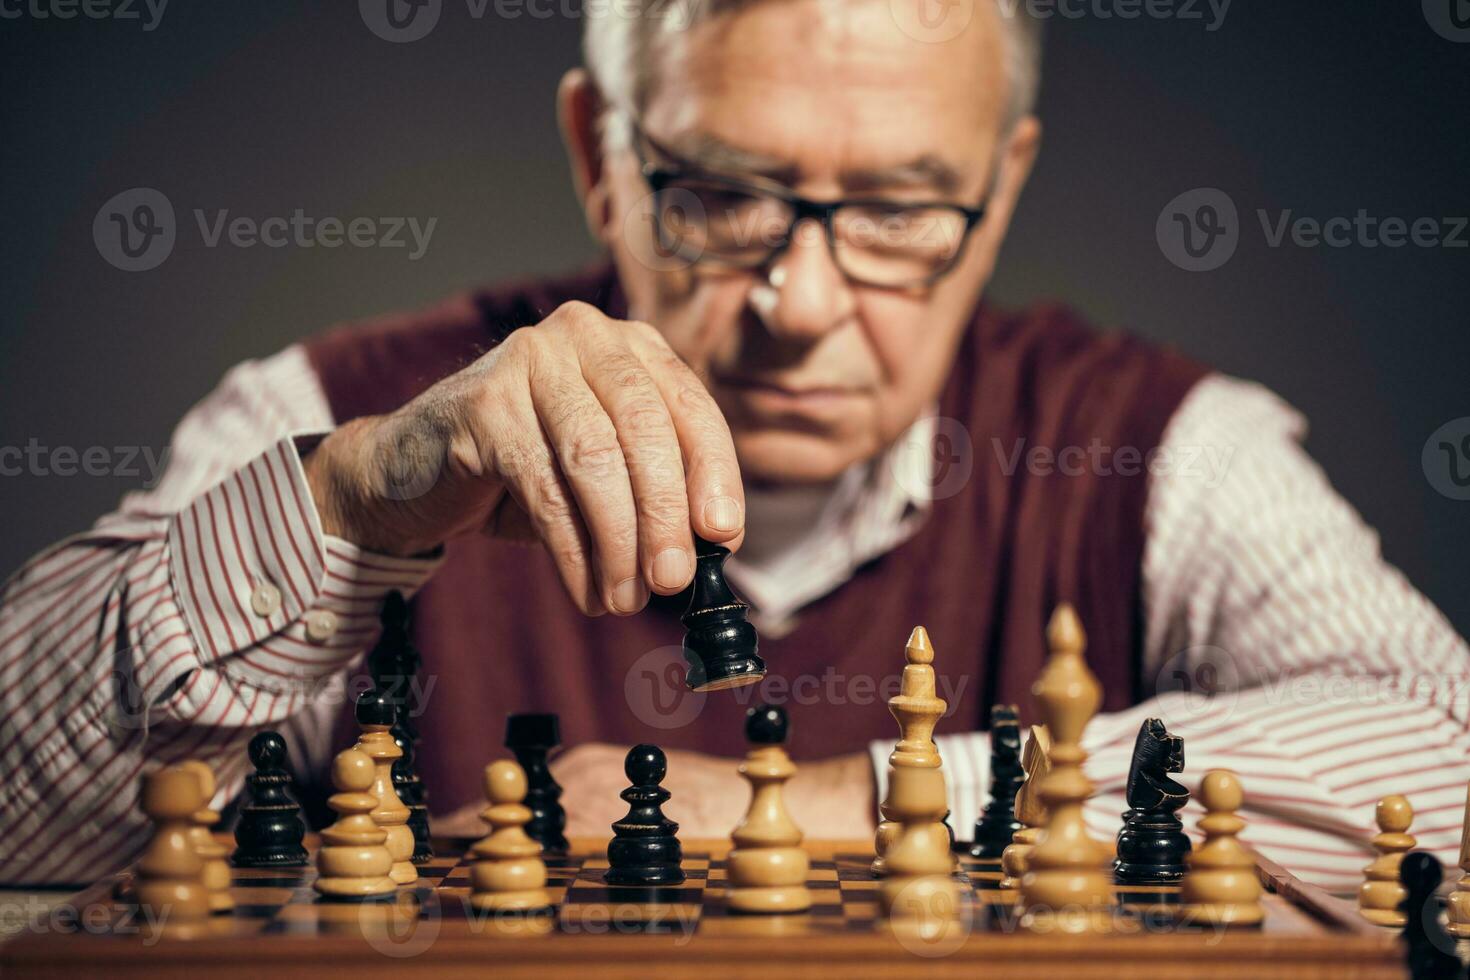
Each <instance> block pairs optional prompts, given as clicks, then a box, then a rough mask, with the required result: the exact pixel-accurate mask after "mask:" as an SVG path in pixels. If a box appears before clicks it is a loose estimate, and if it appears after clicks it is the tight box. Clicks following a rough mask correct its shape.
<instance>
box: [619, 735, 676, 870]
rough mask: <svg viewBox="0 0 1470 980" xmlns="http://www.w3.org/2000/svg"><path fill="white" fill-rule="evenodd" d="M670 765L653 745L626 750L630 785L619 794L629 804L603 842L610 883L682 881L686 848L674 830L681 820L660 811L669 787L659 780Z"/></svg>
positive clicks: (625, 766) (626, 766)
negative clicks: (610, 834) (610, 839)
mask: <svg viewBox="0 0 1470 980" xmlns="http://www.w3.org/2000/svg"><path fill="white" fill-rule="evenodd" d="M668 768H669V764H668V759H667V758H666V757H665V756H664V753H663V750H662V749H660V748H659V747H658V746H657V745H635V746H633V747H632V748H631V749H629V750H628V757H627V759H626V760H625V761H624V763H623V772H624V773H626V774H627V777H628V782H630V783H632V785H631V786H629V787H628V788H627V789H625V790H623V792H622V793H621V794H619V795H621V796H622V798H623V800H624V801H626V802H627V804H628V813H627V815H626V816H624V817H623V818H622V819H621V820H619V821H617V822H616V823H614V824H613V825H612V829H613V839H612V841H611V842H610V843H609V844H608V845H607V863H608V869H607V871H606V872H604V873H603V876H602V878H603V880H604V881H606V882H607V883H608V884H609V885H629V886H641V887H652V886H656V885H678V884H682V883H683V881H684V869H683V868H682V867H680V863H681V862H682V861H683V859H684V852H683V848H681V847H680V846H679V838H678V837H677V836H676V835H677V834H678V832H679V825H678V824H676V823H674V821H672V820H670V819H669V818H668V817H665V816H664V812H663V805H664V804H665V803H666V802H668V799H669V791H668V790H666V789H664V788H663V787H662V786H660V785H659V784H660V783H662V782H663V779H664V776H665V775H666V774H667V773H668Z"/></svg>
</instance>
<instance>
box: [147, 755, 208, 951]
mask: <svg viewBox="0 0 1470 980" xmlns="http://www.w3.org/2000/svg"><path fill="white" fill-rule="evenodd" d="M206 802H207V801H206V800H205V798H204V788H203V786H201V785H200V783H199V777H198V775H197V774H196V773H192V772H190V771H189V770H187V769H181V768H179V767H178V766H166V767H164V768H162V769H158V770H155V771H154V772H150V773H149V774H148V775H146V776H144V777H143V812H144V813H145V814H147V815H148V818H149V819H150V820H152V821H153V826H154V830H153V837H152V839H151V840H149V842H148V846H147V848H146V849H145V850H144V851H143V857H142V859H141V860H139V862H138V871H137V885H136V893H137V899H138V904H139V905H140V906H142V907H143V908H144V909H146V910H147V911H148V913H149V916H150V919H151V920H152V921H155V922H165V923H167V925H166V926H165V928H167V929H169V931H170V932H171V933H174V934H176V935H181V934H183V932H184V931H186V930H188V929H189V928H190V927H191V926H193V925H194V924H196V923H199V922H201V921H203V920H204V919H207V918H209V889H208V888H207V887H206V886H205V884H204V859H203V858H201V857H200V856H199V852H198V851H196V850H195V849H194V842H193V840H192V839H191V838H190V830H191V826H192V823H193V820H194V814H196V813H197V812H198V811H199V809H200V807H202V806H204V804H205V803H206ZM179 927H183V929H180V928H179Z"/></svg>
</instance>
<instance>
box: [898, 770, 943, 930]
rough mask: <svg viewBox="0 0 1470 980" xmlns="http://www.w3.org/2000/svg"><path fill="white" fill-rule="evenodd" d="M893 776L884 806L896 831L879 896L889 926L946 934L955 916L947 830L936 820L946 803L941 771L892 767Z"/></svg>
mask: <svg viewBox="0 0 1470 980" xmlns="http://www.w3.org/2000/svg"><path fill="white" fill-rule="evenodd" d="M892 780H893V781H892V782H890V783H889V784H888V805H889V807H888V808H889V812H890V813H892V814H893V816H894V818H895V819H896V820H897V821H898V826H899V830H898V838H897V839H896V840H895V841H894V843H893V846H892V847H890V848H889V850H888V856H887V860H886V864H887V869H888V870H887V875H886V876H885V877H884V879H883V884H882V885H881V886H880V887H879V891H878V899H879V902H880V904H881V906H882V908H883V913H884V915H885V917H886V919H885V922H886V924H887V925H888V926H889V927H890V928H892V929H894V930H900V931H902V932H904V933H908V934H913V935H917V936H918V937H919V938H921V939H924V940H926V941H934V940H937V939H941V938H944V937H946V936H948V935H949V934H950V932H949V930H950V929H951V927H953V926H955V925H956V924H957V920H958V918H959V915H960V891H959V883H958V882H957V881H955V879H954V876H953V871H954V856H953V855H952V854H951V853H950V850H949V831H948V830H947V829H946V828H945V826H944V824H943V823H942V822H941V818H942V817H943V816H944V812H945V809H946V808H947V803H946V801H945V791H944V773H943V771H942V770H939V769H908V768H897V769H895V770H894V771H893V777H892Z"/></svg>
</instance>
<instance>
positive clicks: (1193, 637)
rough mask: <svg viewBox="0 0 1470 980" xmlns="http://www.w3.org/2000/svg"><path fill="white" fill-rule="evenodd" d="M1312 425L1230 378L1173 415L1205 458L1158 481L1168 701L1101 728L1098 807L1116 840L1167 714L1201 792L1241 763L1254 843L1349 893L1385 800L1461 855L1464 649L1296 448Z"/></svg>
mask: <svg viewBox="0 0 1470 980" xmlns="http://www.w3.org/2000/svg"><path fill="white" fill-rule="evenodd" d="M1305 428H1306V426H1305V422H1304V420H1303V419H1302V418H1301V417H1300V416H1299V415H1298V414H1297V413H1296V412H1294V411H1293V410H1292V409H1290V408H1289V407H1288V406H1287V405H1286V404H1285V403H1283V402H1282V401H1280V400H1279V399H1278V398H1276V397H1275V396H1274V395H1272V394H1271V393H1270V392H1268V391H1267V390H1266V389H1264V388H1262V387H1260V386H1258V385H1254V384H1249V383H1246V382H1242V381H1237V380H1233V379H1228V378H1223V377H1211V378H1207V379H1206V380H1204V381H1202V382H1201V383H1200V385H1199V386H1198V387H1197V388H1196V390H1195V391H1194V392H1192V393H1191V395H1190V397H1189V398H1188V399H1186V401H1185V402H1184V404H1183V405H1182V406H1181V407H1180V410H1179V411H1178V412H1177V413H1176V416H1175V418H1174V419H1173V420H1172V421H1171V423H1170V426H1169V429H1168V431H1167V432H1166V434H1165V439H1164V443H1165V445H1166V446H1167V447H1169V448H1170V449H1171V450H1172V451H1173V452H1174V454H1175V455H1174V457H1173V458H1174V459H1175V460H1176V461H1179V460H1182V459H1183V458H1184V456H1183V455H1180V454H1184V453H1187V454H1192V458H1195V459H1197V460H1200V461H1201V464H1200V466H1198V467H1196V468H1195V470H1194V471H1193V472H1185V471H1183V470H1182V469H1181V468H1180V467H1172V468H1171V469H1169V470H1168V471H1165V472H1162V473H1159V474H1156V475H1155V476H1154V478H1153V485H1152V489H1151V493H1150V500H1149V507H1148V512H1147V521H1148V539H1147V546H1146V550H1145V555H1144V581H1145V603H1146V611H1147V646H1146V663H1147V667H1148V669H1149V671H1150V672H1151V673H1152V674H1153V675H1154V676H1155V677H1156V678H1157V681H1156V690H1157V691H1158V692H1159V695H1160V696H1159V697H1157V698H1154V699H1152V700H1150V701H1149V702H1146V703H1144V704H1142V705H1140V706H1139V707H1137V708H1135V709H1133V710H1131V711H1127V712H1122V713H1120V714H1118V715H1111V716H1106V717H1104V718H1099V719H1098V721H1097V722H1096V723H1095V724H1094V725H1093V727H1092V731H1091V732H1090V736H1091V737H1090V738H1089V749H1090V751H1092V753H1093V758H1092V760H1091V761H1090V762H1089V764H1088V771H1089V773H1090V774H1092V775H1093V777H1094V778H1095V779H1097V780H1098V782H1099V789H1100V792H1099V794H1098V797H1097V798H1096V799H1095V800H1094V803H1093V806H1092V807H1090V808H1089V814H1088V815H1089V821H1090V822H1091V823H1093V825H1094V826H1095V827H1096V828H1098V829H1099V831H1104V830H1105V831H1107V832H1109V833H1112V832H1116V830H1117V819H1118V818H1117V814H1118V812H1120V810H1121V809H1122V807H1123V805H1124V801H1123V795H1122V791H1123V781H1124V779H1125V778H1126V774H1127V770H1128V761H1129V754H1130V753H1131V750H1132V744H1133V739H1134V736H1135V735H1136V734H1137V731H1138V726H1139V724H1140V723H1141V721H1142V720H1143V719H1144V718H1145V717H1148V716H1157V717H1160V718H1163V719H1164V720H1165V722H1166V723H1167V724H1168V725H1169V728H1170V730H1171V731H1173V732H1175V733H1176V734H1179V735H1182V736H1184V738H1185V756H1186V760H1187V763H1188V765H1187V771H1186V773H1185V779H1184V782H1185V784H1186V785H1188V786H1190V787H1191V789H1193V788H1195V787H1197V786H1198V783H1199V779H1200V777H1201V776H1202V775H1203V774H1204V772H1205V771H1206V770H1207V769H1210V768H1215V767H1225V768H1230V769H1234V770H1235V771H1237V772H1238V773H1240V776H1241V781H1242V783H1243V785H1244V787H1245V790H1246V800H1245V809H1244V811H1243V813H1244V816H1245V817H1246V818H1247V819H1248V820H1249V821H1250V827H1249V829H1248V830H1247V831H1246V833H1245V839H1246V840H1247V841H1248V842H1249V843H1251V844H1252V845H1254V846H1255V847H1257V848H1258V849H1260V850H1261V851H1262V852H1263V853H1265V854H1266V855H1267V856H1269V857H1271V858H1272V859H1273V860H1276V861H1278V862H1279V863H1281V864H1283V865H1284V866H1286V867H1288V868H1290V869H1291V870H1293V871H1295V872H1296V873H1298V874H1300V875H1302V876H1303V877H1305V878H1308V879H1310V880H1313V881H1315V882H1317V883H1319V884H1323V885H1325V886H1327V887H1330V888H1334V889H1352V888H1354V887H1356V886H1357V885H1358V884H1360V883H1361V880H1362V866H1363V865H1364V864H1365V863H1366V861H1367V859H1368V858H1369V857H1371V854H1372V851H1371V849H1370V847H1369V846H1368V838H1369V836H1370V835H1371V834H1372V833H1373V831H1374V828H1373V807H1374V804H1375V803H1376V801H1377V800H1378V799H1380V798H1381V797H1383V796H1386V795H1388V794H1391V793H1402V794H1404V795H1406V796H1408V797H1409V799H1410V801H1411V802H1412V804H1413V806H1414V809H1415V819H1414V826H1413V828H1411V830H1412V832H1413V833H1415V834H1416V835H1417V836H1418V838H1419V843H1420V846H1421V847H1422V848H1424V849H1428V850H1434V851H1435V852H1437V853H1438V855H1439V856H1440V858H1441V859H1446V860H1450V861H1453V860H1455V853H1456V849H1457V847H1458V845H1459V838H1460V826H1461V821H1462V817H1463V811H1464V806H1465V786H1466V780H1467V779H1470V761H1467V759H1470V755H1467V750H1470V735H1467V732H1466V723H1467V717H1470V715H1467V702H1466V695H1465V691H1466V684H1467V682H1470V651H1467V649H1466V646H1465V642H1464V641H1463V640H1462V639H1461V638H1460V637H1459V636H1457V635H1456V634H1455V631H1454V629H1453V628H1452V627H1451V626H1450V625H1449V623H1448V622H1447V621H1446V620H1445V619H1444V617H1443V616H1442V615H1441V614H1440V613H1439V611H1438V610H1436V609H1435V608H1434V606H1433V605H1432V604H1431V603H1430V602H1429V601H1428V600H1427V599H1425V598H1424V596H1423V595H1421V594H1420V593H1419V592H1418V591H1416V590H1415V589H1414V588H1413V586H1412V585H1410V584H1409V583H1408V581H1407V580H1406V579H1405V578H1404V576H1403V575H1402V574H1401V573H1400V572H1399V571H1398V570H1397V569H1395V568H1393V567H1392V566H1391V565H1389V564H1388V563H1386V562H1385V561H1384V560H1383V557H1382V555H1381V553H1380V551H1379V547H1378V537H1377V535H1376V534H1375V533H1374V532H1373V531H1372V529H1370V528H1369V527H1367V526H1366V525H1365V524H1364V523H1363V521H1362V519H1361V518H1360V517H1359V516H1358V514H1357V513H1356V512H1355V511H1354V510H1353V508H1352V507H1350V506H1349V505H1348V504H1347V503H1346V502H1345V501H1344V500H1343V499H1342V498H1341V497H1340V496H1339V495H1338V494H1337V493H1336V492H1335V491H1333V489H1332V487H1331V486H1330V485H1329V483H1328V481H1327V479H1326V477H1325V475H1324V474H1323V473H1322V471H1321V469H1320V468H1319V467H1318V466H1317V465H1316V464H1315V463H1314V462H1313V461H1312V460H1311V459H1310V458H1309V457H1308V456H1307V454H1306V452H1305V451H1304V450H1303V449H1302V447H1301V444H1300V439H1301V437H1302V435H1303V434H1304V432H1305ZM1211 459H1213V460H1214V463H1213V464H1211V463H1210V462H1209V461H1210V460H1211ZM1190 810H1191V814H1197V813H1198V810H1197V807H1196V806H1195V805H1194V804H1191V808H1190ZM1192 822H1193V817H1192V816H1191V818H1190V823H1191V824H1192Z"/></svg>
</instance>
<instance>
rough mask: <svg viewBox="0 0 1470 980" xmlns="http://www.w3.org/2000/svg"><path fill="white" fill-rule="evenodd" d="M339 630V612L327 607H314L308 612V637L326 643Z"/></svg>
mask: <svg viewBox="0 0 1470 980" xmlns="http://www.w3.org/2000/svg"><path fill="white" fill-rule="evenodd" d="M336 632H337V614H336V613H334V612H331V611H330V610H326V609H313V610H312V611H311V612H309V613H307V614H306V638H307V639H308V640H310V641H311V642H313V643H325V642H326V641H327V640H330V639H331V638H332V636H333V635H334V634H335V633H336Z"/></svg>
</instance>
